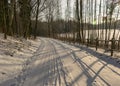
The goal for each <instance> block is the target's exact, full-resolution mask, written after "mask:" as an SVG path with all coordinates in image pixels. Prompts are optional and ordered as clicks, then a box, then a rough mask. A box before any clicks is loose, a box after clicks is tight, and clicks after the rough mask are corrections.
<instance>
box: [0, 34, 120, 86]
mask: <svg viewBox="0 0 120 86" xmlns="http://www.w3.org/2000/svg"><path fill="white" fill-rule="evenodd" d="M0 37H1V38H0V39H1V40H0V86H120V60H119V58H120V57H119V56H118V57H110V56H109V55H108V54H105V53H103V52H102V50H101V51H100V50H98V52H96V51H95V50H94V49H92V48H87V47H85V46H80V45H73V44H66V43H63V42H61V41H58V40H54V39H50V38H39V37H38V38H37V39H36V40H35V41H33V40H27V41H26V40H23V39H21V40H20V39H15V38H11V37H8V39H7V40H4V39H3V38H2V36H0Z"/></svg>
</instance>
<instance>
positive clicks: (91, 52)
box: [58, 43, 120, 86]
mask: <svg viewBox="0 0 120 86" xmlns="http://www.w3.org/2000/svg"><path fill="white" fill-rule="evenodd" d="M58 44H59V45H61V46H63V45H62V44H60V43H58ZM63 47H64V46H63ZM77 47H79V48H80V49H81V50H82V51H86V52H87V53H89V54H90V55H93V56H95V57H97V58H99V59H98V60H97V61H95V62H93V63H92V64H91V65H89V66H88V65H87V64H86V63H84V62H83V61H82V60H81V59H80V58H81V57H80V58H79V57H77V56H76V54H75V51H72V55H73V56H74V58H75V59H76V61H77V62H78V63H79V64H80V65H81V66H82V69H83V73H82V74H80V75H79V76H78V77H76V78H75V80H73V81H72V82H71V86H73V84H74V83H75V82H76V81H78V80H79V79H80V77H82V75H84V74H85V75H86V76H87V77H88V79H87V85H88V86H92V83H93V82H94V80H95V79H96V77H99V78H100V79H101V80H102V81H103V82H104V83H106V85H107V86H110V84H109V83H108V82H107V81H105V80H104V79H103V78H102V77H101V76H99V73H100V72H101V71H102V70H103V69H104V68H105V67H106V66H107V65H108V64H111V65H114V66H116V67H118V68H120V65H119V64H117V63H116V62H115V61H113V60H112V59H111V61H108V59H105V57H110V56H107V55H105V54H101V53H98V52H96V51H93V50H92V49H88V48H85V47H82V46H77ZM64 48H65V47H64ZM101 60H103V61H105V62H106V64H103V66H102V67H101V68H100V69H99V70H98V71H97V72H95V71H94V70H93V69H91V67H92V66H93V65H94V64H95V63H97V62H101ZM85 66H86V67H87V68H86V67H85ZM88 70H91V71H92V72H93V73H94V74H95V76H94V77H92V76H91V75H90V74H89V73H88ZM113 72H115V71H113ZM115 73H116V74H118V75H119V73H117V72H115Z"/></svg>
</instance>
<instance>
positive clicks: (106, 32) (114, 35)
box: [0, 0, 120, 55]
mask: <svg viewBox="0 0 120 86" xmlns="http://www.w3.org/2000/svg"><path fill="white" fill-rule="evenodd" d="M71 3H73V4H71ZM119 3H120V1H119V0H84V1H83V0H66V1H64V3H61V1H60V0H1V1H0V32H1V33H4V38H5V39H7V35H10V36H13V37H23V38H25V39H27V38H31V37H33V38H34V39H36V36H37V35H39V36H45V37H52V38H58V39H60V40H64V41H69V42H74V43H75V42H78V43H82V44H85V45H87V46H95V47H96V50H97V47H103V48H105V49H106V50H111V52H113V50H119V47H120V29H119V27H120V26H119V24H120V21H119V19H120V15H119V11H120V9H119V5H120V4H119ZM63 7H64V10H63V9H62V8H63ZM111 55H112V53H111Z"/></svg>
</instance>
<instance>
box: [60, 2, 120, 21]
mask: <svg viewBox="0 0 120 86" xmlns="http://www.w3.org/2000/svg"><path fill="white" fill-rule="evenodd" d="M75 1H76V0H70V6H71V15H70V16H71V18H73V11H74V10H73V7H74V4H75ZM85 1H88V0H84V2H85ZM96 1H97V5H96V16H97V19H98V16H99V6H100V0H96ZM118 1H120V0H114V2H115V3H116V2H118ZM66 2H67V0H61V6H62V18H64V19H65V18H66V17H65V16H66V15H65V12H66V5H67V4H66ZM105 2H107V3H108V4H109V3H111V2H112V0H102V3H101V6H102V8H101V14H100V15H101V20H102V17H103V16H106V15H103V11H104V12H105V9H106V8H105V7H104V5H105V4H103V3H105ZM94 3H95V0H93V5H94ZM86 8H87V7H86V4H85V8H84V9H83V10H85V9H86ZM94 9H95V8H94V7H93V10H94ZM74 12H75V11H74ZM117 12H118V7H116V8H115V11H114V13H113V17H116V16H117V15H116V13H117ZM85 14H87V15H88V12H87V11H86V12H85ZM93 16H94V14H93V15H92V16H91V17H93ZM119 17H120V16H119Z"/></svg>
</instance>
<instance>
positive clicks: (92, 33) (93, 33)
mask: <svg viewBox="0 0 120 86" xmlns="http://www.w3.org/2000/svg"><path fill="white" fill-rule="evenodd" d="M113 33H114V29H111V30H110V31H109V30H107V37H109V38H110V39H112V38H113ZM68 34H69V37H71V38H73V34H72V33H68ZM109 34H110V35H109ZM99 35H100V37H99V39H100V40H105V36H106V30H105V29H104V30H99ZM60 36H61V37H66V34H61V35H60ZM89 36H90V37H92V38H94V39H95V38H96V37H97V36H98V30H89ZM76 37H77V33H76ZM84 37H85V38H86V39H87V38H88V30H85V31H84ZM119 37H120V29H117V30H115V39H116V40H118V39H119Z"/></svg>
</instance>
